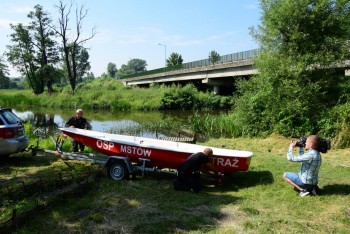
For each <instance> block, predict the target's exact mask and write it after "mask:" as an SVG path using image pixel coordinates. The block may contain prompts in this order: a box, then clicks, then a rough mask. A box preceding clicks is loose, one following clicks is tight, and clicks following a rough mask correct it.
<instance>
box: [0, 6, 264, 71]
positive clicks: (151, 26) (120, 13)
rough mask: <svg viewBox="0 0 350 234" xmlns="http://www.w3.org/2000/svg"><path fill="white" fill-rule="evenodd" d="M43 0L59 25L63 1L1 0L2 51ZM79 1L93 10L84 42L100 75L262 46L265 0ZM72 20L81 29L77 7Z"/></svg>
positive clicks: (0, 27)
mask: <svg viewBox="0 0 350 234" xmlns="http://www.w3.org/2000/svg"><path fill="white" fill-rule="evenodd" d="M62 1H63V3H65V4H67V5H69V4H70V3H71V1H70V0H62ZM37 4H39V5H41V6H43V9H44V11H46V12H48V13H49V14H50V16H51V18H52V20H53V23H54V24H56V25H57V22H58V10H57V8H56V7H55V6H57V5H58V4H59V0H0V32H1V33H0V55H2V54H3V53H4V52H5V51H6V46H7V45H10V44H11V42H10V38H9V35H10V34H11V33H12V32H13V31H12V30H11V28H10V23H12V24H17V23H23V24H26V23H28V22H29V19H28V17H27V14H28V13H29V12H30V11H33V10H34V6H35V5H37ZM76 5H78V6H81V5H84V7H85V9H86V10H87V11H88V13H87V16H86V18H85V19H84V20H83V28H82V32H83V36H85V37H86V36H88V35H90V34H91V31H92V29H93V28H94V29H95V31H96V35H95V36H94V37H93V38H92V39H91V40H89V41H87V42H86V43H85V44H84V47H85V48H87V49H88V52H89V55H90V59H89V61H90V64H91V70H90V71H91V72H93V73H94V75H95V77H99V76H100V75H101V74H103V73H107V65H108V63H110V62H111V63H114V64H116V65H117V69H119V68H120V67H121V65H122V64H127V62H128V61H129V60H130V59H133V58H137V59H143V60H145V61H146V62H147V64H148V66H147V67H146V68H147V70H152V69H157V68H161V67H164V65H165V58H168V57H169V55H170V54H171V53H173V52H174V53H178V54H180V55H181V56H182V58H183V62H184V63H187V62H192V61H196V60H201V59H206V58H208V56H209V53H210V51H212V50H215V51H216V52H218V53H219V54H220V55H226V54H231V53H236V52H241V51H246V50H251V49H257V48H258V45H257V43H256V42H255V41H254V40H253V38H252V37H251V36H250V34H249V28H250V27H257V26H258V25H259V24H260V17H261V9H260V5H259V0H172V1H171V0H84V1H81V0H76V1H74V8H73V9H75V6H76ZM69 23H70V25H71V26H70V27H71V28H74V27H75V11H72V14H71V15H70V22H69ZM159 44H161V45H159ZM9 70H10V75H9V76H10V77H17V76H19V73H18V72H17V71H16V69H15V68H13V67H12V66H11V65H9Z"/></svg>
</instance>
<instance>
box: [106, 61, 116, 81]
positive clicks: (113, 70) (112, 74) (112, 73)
mask: <svg viewBox="0 0 350 234" xmlns="http://www.w3.org/2000/svg"><path fill="white" fill-rule="evenodd" d="M117 71H118V69H117V65H116V64H115V63H108V65H107V74H108V75H109V76H110V77H113V78H115V77H116V75H117Z"/></svg>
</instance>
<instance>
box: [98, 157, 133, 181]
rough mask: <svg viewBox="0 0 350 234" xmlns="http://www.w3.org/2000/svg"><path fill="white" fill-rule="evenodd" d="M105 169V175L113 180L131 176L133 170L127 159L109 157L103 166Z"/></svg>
mask: <svg viewBox="0 0 350 234" xmlns="http://www.w3.org/2000/svg"><path fill="white" fill-rule="evenodd" d="M105 167H106V168H107V175H108V177H109V178H111V179H113V180H122V179H127V178H129V175H133V174H134V172H135V168H134V166H133V165H132V163H131V161H130V159H129V158H127V157H123V156H110V157H109V158H108V160H107V162H106V164H105Z"/></svg>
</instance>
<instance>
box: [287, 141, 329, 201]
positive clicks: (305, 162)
mask: <svg viewBox="0 0 350 234" xmlns="http://www.w3.org/2000/svg"><path fill="white" fill-rule="evenodd" d="M296 145H297V142H296V141H295V140H292V141H291V142H290V144H289V149H288V153H287V159H288V160H289V161H291V162H301V168H300V172H299V173H294V172H285V173H284V174H283V178H284V180H285V181H286V182H287V183H289V184H291V185H292V186H293V187H294V189H295V190H297V191H299V195H300V196H302V197H303V196H306V195H308V194H311V195H317V193H318V187H317V183H318V172H319V170H320V167H321V163H322V158H321V154H320V153H319V151H318V150H317V149H318V148H317V146H318V137H317V136H316V135H311V136H309V137H307V139H306V142H305V149H306V150H307V152H306V153H304V148H303V147H300V150H299V155H297V156H295V155H293V150H294V147H296Z"/></svg>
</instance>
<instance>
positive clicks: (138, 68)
mask: <svg viewBox="0 0 350 234" xmlns="http://www.w3.org/2000/svg"><path fill="white" fill-rule="evenodd" d="M146 67H147V62H146V61H145V60H143V59H136V58H135V59H130V60H129V61H128V64H126V65H125V64H122V66H121V67H120V69H119V70H118V71H117V74H118V76H119V77H122V76H125V75H130V74H136V73H139V72H144V71H147V69H146Z"/></svg>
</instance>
